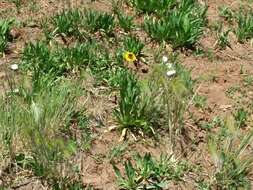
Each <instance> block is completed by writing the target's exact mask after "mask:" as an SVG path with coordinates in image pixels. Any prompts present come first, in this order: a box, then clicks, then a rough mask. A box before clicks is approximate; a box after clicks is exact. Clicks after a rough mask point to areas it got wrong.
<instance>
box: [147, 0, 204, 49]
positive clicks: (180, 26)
mask: <svg viewBox="0 0 253 190" xmlns="http://www.w3.org/2000/svg"><path fill="white" fill-rule="evenodd" d="M206 10H207V9H206V8H203V7H201V6H199V5H197V4H196V3H188V2H187V1H183V2H182V3H181V4H180V5H178V7H177V8H175V9H173V10H171V11H169V12H168V13H166V14H165V15H164V16H163V17H161V18H159V19H158V18H154V17H153V18H152V17H146V18H145V21H144V29H145V31H146V32H147V33H148V34H149V35H150V37H151V38H152V39H154V40H157V41H160V42H161V41H168V42H170V43H171V44H172V46H173V48H180V47H186V48H191V47H192V46H194V45H195V44H196V43H197V41H198V40H199V38H200V37H201V36H202V34H203V30H204V26H205V24H206Z"/></svg>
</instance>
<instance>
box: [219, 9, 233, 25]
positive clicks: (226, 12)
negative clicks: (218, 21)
mask: <svg viewBox="0 0 253 190" xmlns="http://www.w3.org/2000/svg"><path fill="white" fill-rule="evenodd" d="M234 14H235V13H234V11H233V10H232V9H231V8H229V7H227V6H220V7H219V15H220V17H222V18H224V19H225V20H227V21H228V22H232V20H233V18H234Z"/></svg>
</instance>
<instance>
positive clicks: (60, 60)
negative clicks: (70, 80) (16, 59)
mask: <svg viewBox="0 0 253 190" xmlns="http://www.w3.org/2000/svg"><path fill="white" fill-rule="evenodd" d="M94 49H96V46H95V44H93V43H84V44H78V43H77V44H76V45H75V46H73V47H70V48H60V47H57V48H55V49H53V48H49V46H48V45H47V44H46V43H45V42H37V43H34V44H33V43H30V44H28V45H27V46H26V47H25V49H24V51H23V57H22V65H21V66H22V68H23V69H24V70H28V71H32V72H33V73H34V75H33V76H34V77H36V76H37V75H43V74H51V75H52V76H54V77H58V76H63V75H64V74H66V73H69V72H71V71H78V70H79V69H81V68H86V67H88V66H89V65H92V64H91V63H94V62H95V61H96V60H97V56H95V54H94ZM92 66H93V67H94V65H92Z"/></svg>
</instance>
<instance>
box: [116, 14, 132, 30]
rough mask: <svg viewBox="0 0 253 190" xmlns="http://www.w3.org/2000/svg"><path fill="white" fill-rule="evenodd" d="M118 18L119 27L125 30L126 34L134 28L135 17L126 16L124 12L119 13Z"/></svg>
mask: <svg viewBox="0 0 253 190" xmlns="http://www.w3.org/2000/svg"><path fill="white" fill-rule="evenodd" d="M117 18H118V22H119V26H120V27H121V28H123V30H124V31H125V32H129V31H130V30H131V29H132V28H133V27H134V24H133V19H134V17H133V16H128V15H125V14H123V13H122V12H117Z"/></svg>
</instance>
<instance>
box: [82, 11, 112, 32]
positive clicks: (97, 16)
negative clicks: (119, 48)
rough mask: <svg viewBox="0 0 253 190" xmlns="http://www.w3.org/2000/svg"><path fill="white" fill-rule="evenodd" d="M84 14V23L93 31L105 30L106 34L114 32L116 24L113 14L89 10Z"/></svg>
mask: <svg viewBox="0 0 253 190" xmlns="http://www.w3.org/2000/svg"><path fill="white" fill-rule="evenodd" d="M84 16H85V18H84V19H85V21H84V24H85V26H87V27H88V29H89V30H90V31H91V32H98V31H103V32H105V33H106V34H111V33H112V30H113V28H114V25H115V23H114V16H113V15H111V14H109V13H100V12H96V11H87V12H86V13H85V15H84Z"/></svg>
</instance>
